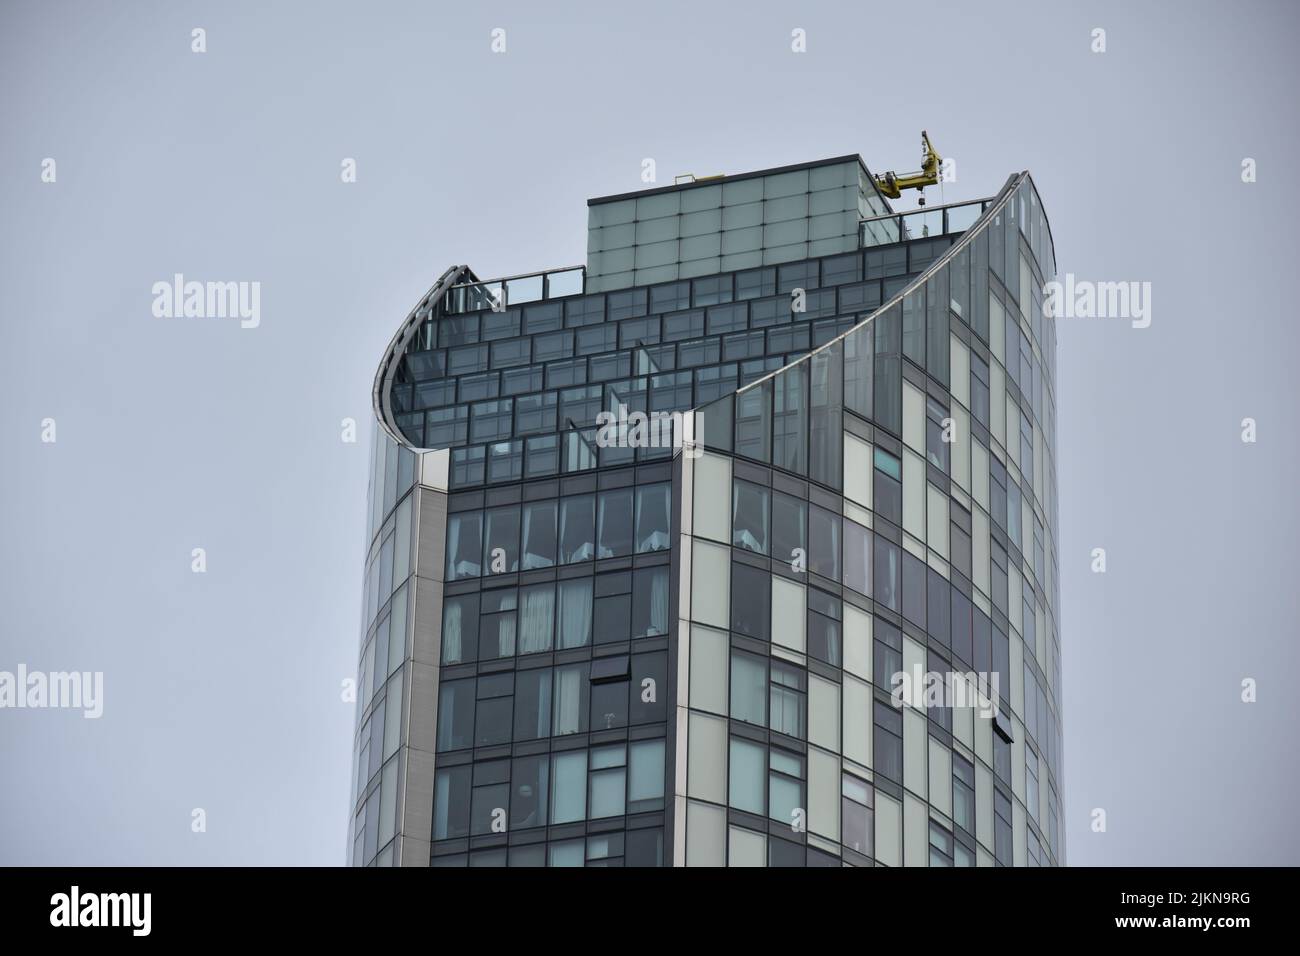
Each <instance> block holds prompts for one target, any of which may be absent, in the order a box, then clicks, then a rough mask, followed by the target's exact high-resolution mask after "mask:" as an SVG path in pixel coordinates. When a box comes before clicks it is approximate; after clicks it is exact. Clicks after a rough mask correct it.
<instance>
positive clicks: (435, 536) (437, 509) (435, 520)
mask: <svg viewBox="0 0 1300 956" xmlns="http://www.w3.org/2000/svg"><path fill="white" fill-rule="evenodd" d="M416 495H417V496H418V497H417V498H416V504H417V505H418V506H419V521H420V533H419V538H418V543H417V546H416V551H415V573H416V574H417V575H419V576H420V577H422V578H432V579H434V580H435V581H441V580H442V579H443V572H444V570H445V567H446V561H447V554H446V550H445V549H446V540H447V496H446V494H444V493H443V492H441V491H434V490H433V489H431V488H426V487H424V486H423V485H421V486H420V487H419V488H417V489H416Z"/></svg>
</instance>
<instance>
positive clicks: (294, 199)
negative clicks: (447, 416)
mask: <svg viewBox="0 0 1300 956" xmlns="http://www.w3.org/2000/svg"><path fill="white" fill-rule="evenodd" d="M740 9H741V6H740V5H738V4H736V3H734V2H733V3H725V4H722V3H718V4H712V3H700V2H698V0H696V2H690V3H685V2H671V0H666V2H657V3H653V4H635V5H632V4H610V3H591V4H577V3H572V4H570V3H562V2H553V3H545V4H538V3H518V4H514V3H491V4H487V3H484V4H478V3H475V4H456V5H452V4H434V3H397V2H385V3H333V2H331V3H307V2H288V0H280V2H276V3H270V4H268V3H254V2H234V3H230V2H220V3H218V2H215V0H211V2H181V3H176V2H156V3H129V2H123V3H114V4H106V3H96V2H82V3H72V2H59V0H54V2H5V3H4V4H3V6H2V7H0V130H3V135H0V330H2V331H0V335H2V336H3V339H2V341H0V387H2V388H3V400H0V448H2V449H3V455H2V456H0V462H2V463H3V467H0V515H2V516H3V523H2V531H0V564H2V566H3V572H2V573H0V607H2V608H3V612H2V615H0V670H11V671H12V670H14V669H15V667H16V666H17V665H18V664H19V663H25V664H26V665H27V666H28V667H29V668H31V669H40V670H47V671H54V670H69V669H76V670H86V671H97V670H98V671H103V672H104V680H105V691H104V714H103V717H102V718H101V719H99V720H85V719H82V717H81V716H80V715H79V713H77V712H71V711H54V710H46V711H39V710H3V711H0V767H2V768H3V769H2V770H0V780H3V786H0V863H63V864H109V863H142V864H145V863H147V864H154V863H157V864H199V863H217V864H234V863H252V864H260V863H279V864H293V863H305V864H329V865H332V864H338V863H341V862H342V861H343V859H344V855H345V848H344V843H345V836H346V830H347V802H348V796H349V792H348V791H349V779H348V778H349V763H350V748H351V734H352V729H353V717H354V715H353V709H352V705H350V704H344V703H343V702H342V701H341V700H340V694H339V685H340V681H341V680H343V679H344V678H345V677H348V676H350V675H352V674H353V672H354V670H355V658H356V651H357V642H358V622H359V617H360V606H359V602H360V597H361V581H360V577H361V566H362V560H363V555H362V537H363V512H364V510H365V491H366V489H365V485H366V481H367V477H368V475H367V448H368V431H369V429H370V427H371V422H370V416H369V392H370V383H371V378H372V375H373V373H374V369H375V366H376V364H377V362H378V359H379V357H380V354H381V352H382V350H383V348H384V346H385V345H386V344H387V342H388V340H389V338H390V336H391V335H392V333H393V332H394V331H395V329H396V327H397V324H398V323H399V322H400V321H401V319H402V318H403V317H404V316H405V315H406V313H407V311H408V310H409V309H410V307H411V306H412V305H413V304H414V302H415V301H416V299H417V298H418V297H419V296H420V295H422V294H423V293H424V291H425V290H426V289H427V288H428V287H429V286H430V284H431V283H432V282H433V281H434V279H436V278H437V276H438V274H439V273H441V272H442V270H443V269H445V268H446V267H447V266H448V265H450V264H452V263H454V262H465V263H468V264H469V265H470V266H472V267H473V268H474V269H475V270H476V271H477V272H478V273H479V274H480V275H483V276H489V275H505V274H511V273H519V272H527V271H532V270H537V269H542V268H547V267H553V266H560V265H568V264H572V263H580V262H582V261H583V260H584V258H585V242H586V232H585V229H586V206H585V200H586V199H587V198H588V197H590V196H598V195H604V194H608V193H614V192H622V191H627V190H631V189H636V188H640V187H641V185H642V184H641V183H640V181H639V173H640V169H641V165H640V164H641V160H642V159H643V158H646V157H651V158H654V159H655V160H656V163H657V167H658V171H659V178H660V182H661V183H663V182H670V181H671V177H672V176H673V174H675V173H678V172H695V173H699V174H705V173H715V172H725V173H736V172H743V171H747V170H752V169H759V168H763V167H769V166H776V165H782V164H787V163H794V162H801V161H806V160H813V159H819V158H824V157H828V156H835V155H841V154H844V153H853V152H860V153H861V154H862V156H863V157H864V159H865V160H866V162H867V164H868V166H870V167H871V168H872V169H873V170H885V169H900V170H901V169H912V168H915V164H916V161H917V159H918V137H919V133H920V130H921V129H922V128H925V129H927V130H929V132H930V134H931V136H932V138H933V140H934V142H935V144H936V146H937V147H938V148H939V150H940V152H942V153H943V154H944V155H950V156H952V157H954V158H955V159H956V160H957V164H958V165H957V170H958V181H957V182H956V183H955V184H949V185H947V186H946V187H945V189H944V193H943V198H944V199H946V200H947V201H954V200H959V199H969V198H977V197H981V196H987V195H991V194H993V193H994V192H996V191H997V189H998V188H999V187H1000V186H1001V185H1002V183H1003V182H1004V181H1005V179H1006V177H1007V175H1008V174H1010V173H1012V172H1015V171H1019V170H1021V169H1026V168H1027V169H1029V170H1030V171H1031V172H1032V173H1033V175H1034V178H1035V181H1036V183H1037V185H1038V188H1039V190H1040V192H1041V195H1042V197H1043V200H1044V203H1045V205H1046V209H1047V213H1048V216H1049V218H1050V220H1051V223H1052V228H1053V232H1054V235H1055V240H1056V250H1057V258H1058V266H1059V269H1060V272H1061V273H1062V274H1064V273H1065V272H1073V273H1074V274H1076V275H1077V276H1079V277H1082V278H1089V279H1096V280H1138V281H1149V282H1151V283H1152V290H1153V291H1152V323H1151V326H1150V328H1147V329H1133V328H1131V327H1130V326H1129V324H1128V323H1127V322H1123V321H1115V320H1111V321H1103V320H1064V321H1063V322H1062V327H1061V329H1060V333H1059V341H1060V351H1059V356H1058V367H1059V373H1058V379H1059V380H1058V389H1057V396H1058V406H1059V416H1058V470H1059V482H1060V501H1061V514H1060V520H1061V572H1062V587H1061V596H1062V602H1063V605H1064V609H1063V622H1062V631H1063V641H1064V661H1063V674H1064V682H1065V715H1064V728H1065V751H1064V755H1065V767H1066V771H1065V773H1066V792H1065V803H1066V820H1065V828H1066V834H1067V840H1068V859H1069V862H1071V863H1073V864H1137V863H1154V864H1160V863H1164V864H1194V863H1265V862H1267V863H1291V864H1295V863H1300V824H1297V822H1296V817H1295V814H1294V811H1293V810H1292V806H1293V805H1294V802H1295V792H1296V787H1297V783H1298V782H1300V781H1298V780H1297V777H1298V774H1297V751H1296V745H1295V733H1296V728H1297V725H1300V705H1298V704H1297V696H1296V694H1297V691H1296V688H1297V686H1298V685H1300V652H1297V636H1298V635H1297V625H1296V621H1297V617H1298V616H1300V615H1298V614H1297V611H1298V610H1300V607H1298V605H1300V600H1298V599H1297V587H1296V585H1295V583H1294V580H1293V579H1294V577H1295V572H1294V570H1293V567H1294V564H1293V558H1294V551H1295V545H1296V541H1297V539H1300V527H1298V525H1300V522H1298V521H1297V507H1296V501H1295V487H1296V477H1295V473H1296V467H1297V455H1296V426H1295V421H1294V416H1295V414H1296V410H1297V407H1298V404H1300V403H1297V387H1296V372H1295V363H1296V353H1297V345H1298V344H1300V334H1298V333H1297V330H1296V316H1295V312H1294V308H1293V306H1292V302H1291V301H1290V297H1289V294H1288V290H1290V289H1292V288H1293V287H1294V274H1295V263H1296V260H1297V238H1296V234H1295V231H1294V218H1295V215H1294V214H1295V209H1296V208H1297V199H1298V198H1300V197H1298V196H1297V181H1296V177H1295V174H1294V172H1293V170H1292V168H1291V166H1292V163H1293V161H1294V157H1295V156H1296V154H1297V146H1298V145H1300V144H1298V143H1297V129H1296V123H1295V102H1296V93H1297V71H1298V69H1300V68H1298V67H1297V59H1296V58H1295V56H1294V53H1293V49H1292V47H1293V45H1294V43H1295V42H1296V40H1297V36H1298V33H1300V31H1298V30H1297V27H1298V26H1300V13H1298V12H1297V10H1298V8H1297V6H1296V5H1295V4H1293V3H1287V2H1260V0H1247V2H1243V3H1236V4H1222V3H1209V2H1187V3H1174V2H1161V3H1154V2H1147V3H1131V2H1116V3H1108V2H1107V3H1103V2H1074V3H1039V2H1024V3H1019V2H1017V3H1010V2H993V3H978V4H975V3H968V2H938V3H931V4H928V5H926V7H925V10H926V11H927V12H926V13H925V14H924V15H922V14H921V13H920V11H921V9H922V8H920V7H915V8H909V7H906V6H898V5H893V6H890V5H880V4H870V5H868V4H859V3H848V2H840V3H792V2H788V0H787V2H771V0H760V2H749V3H745V4H744V5H743V14H740V13H738V11H739V10H740ZM195 27H202V28H204V29H205V30H206V31H207V52H206V53H203V54H197V53H193V52H191V30H192V29H193V28H195ZM495 27H501V28H504V29H505V30H506V36H507V52H506V53H505V54H504V55H499V54H493V53H492V52H491V50H490V46H489V44H490V31H491V30H492V29H493V28H495ZM1097 27H1101V28H1104V29H1105V30H1106V40H1107V49H1106V52H1105V53H1100V54H1099V53H1093V52H1092V51H1091V49H1090V46H1091V42H1092V41H1091V32H1092V30H1093V29H1094V28H1097ZM794 28H802V29H804V30H806V31H807V38H808V52H807V53H806V54H803V55H795V54H792V53H791V51H790V32H791V30H792V29H794ZM345 157H351V158H355V160H356V162H357V172H358V176H357V182H356V183H355V184H349V185H344V184H342V183H341V182H340V177H339V172H340V163H341V162H342V160H343V159H344V158H345ZM1245 157H1252V158H1254V159H1255V160H1257V162H1258V181H1257V182H1256V183H1253V184H1244V183H1243V182H1242V181H1241V175H1240V173H1241V163H1242V160H1243V158H1245ZM46 158H53V159H54V160H55V162H56V164H57V166H56V171H57V180H56V182H54V183H43V182H42V180H41V174H42V161H43V160H44V159H46ZM936 192H937V191H936V190H931V194H932V202H933V201H937V200H938V199H939V197H938V196H937V195H934V194H935V193H936ZM178 272H179V273H183V274H184V275H186V276H187V277H189V278H193V279H199V280H232V281H259V282H260V283H261V289H262V293H261V296H262V297H261V322H260V325H259V326H258V327H257V328H255V329H241V328H240V327H239V325H238V323H237V322H236V321H234V320H210V321H209V320H167V319H159V318H155V317H154V316H153V315H152V314H151V303H152V299H153V297H152V293H151V287H152V285H153V283H155V282H158V281H170V279H171V277H172V275H173V274H174V273H178ZM1247 416H1250V417H1254V418H1256V419H1257V421H1258V442H1257V443H1255V444H1243V443H1242V441H1241V440H1240V423H1241V420H1242V419H1243V418H1244V417H1247ZM344 417H353V418H356V419H357V420H358V421H360V422H362V423H363V426H362V430H363V435H362V439H361V441H359V442H358V443H357V444H352V445H350V444H345V443H343V442H342V441H341V440H340V434H339V432H340V429H339V423H340V420H341V419H342V418H344ZM46 418H53V419H54V420H55V422H56V427H57V441H56V442H55V443H52V444H50V443H43V442H42V441H41V431H42V425H41V422H42V420H43V419H46ZM196 547H202V548H204V549H206V552H207V572H206V573H205V574H194V573H192V572H191V557H190V555H191V551H192V549H193V548H196ZM1094 547H1104V548H1106V550H1107V561H1108V571H1107V573H1106V574H1104V575H1096V574H1093V573H1091V572H1090V567H1089V565H1090V552H1091V550H1092V549H1093V548H1094ZM1245 677H1253V678H1255V679H1257V680H1258V682H1259V684H1258V701H1257V702H1256V703H1253V704H1245V703H1242V702H1241V699H1240V695H1241V681H1242V679H1243V678H1245ZM1094 807H1102V808H1105V809H1106V811H1107V817H1108V829H1107V832H1106V833H1104V834H1095V833H1092V832H1091V831H1090V829H1089V821H1090V816H1089V814H1090V811H1091V809H1092V808H1094ZM193 808H203V809H204V810H205V811H206V814H207V832H206V833H201V834H196V833H193V832H191V827H190V820H191V811H192V809H193Z"/></svg>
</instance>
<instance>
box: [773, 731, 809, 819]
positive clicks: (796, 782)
mask: <svg viewBox="0 0 1300 956" xmlns="http://www.w3.org/2000/svg"><path fill="white" fill-rule="evenodd" d="M768 767H769V773H768V778H767V784H768V801H767V802H768V816H769V817H770V818H771V819H773V820H777V821H779V822H781V823H786V824H791V823H794V821H795V813H796V812H797V813H800V814H803V813H804V812H805V811H806V809H807V806H808V803H807V801H806V800H804V758H803V757H801V756H799V755H797V754H793V753H788V752H787V751H784V750H780V749H778V748H776V747H773V748H772V751H771V754H770V755H769V757H768Z"/></svg>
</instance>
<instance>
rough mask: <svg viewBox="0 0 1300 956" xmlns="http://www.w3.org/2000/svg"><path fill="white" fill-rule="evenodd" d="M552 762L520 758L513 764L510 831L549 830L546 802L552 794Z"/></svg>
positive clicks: (548, 758)
mask: <svg viewBox="0 0 1300 956" xmlns="http://www.w3.org/2000/svg"><path fill="white" fill-rule="evenodd" d="M550 770H551V758H550V757H549V756H548V755H546V754H542V755H541V756H537V757H520V758H518V759H517V760H515V762H514V768H513V770H512V771H511V775H510V779H511V781H512V783H513V789H512V792H511V796H510V829H511V830H526V829H528V828H529V827H542V826H546V798H547V795H548V794H549V792H550V787H549V778H550Z"/></svg>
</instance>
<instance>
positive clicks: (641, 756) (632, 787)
mask: <svg viewBox="0 0 1300 956" xmlns="http://www.w3.org/2000/svg"><path fill="white" fill-rule="evenodd" d="M663 798H664V741H662V740H639V741H636V742H634V743H633V744H631V745H630V746H629V747H628V781H627V799H628V812H630V813H638V812H640V811H642V810H650V809H655V808H657V807H658V806H659V805H661V804H662V801H663Z"/></svg>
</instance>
